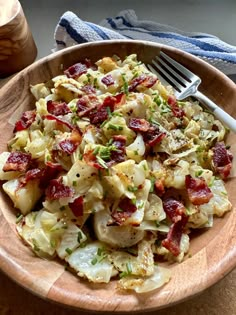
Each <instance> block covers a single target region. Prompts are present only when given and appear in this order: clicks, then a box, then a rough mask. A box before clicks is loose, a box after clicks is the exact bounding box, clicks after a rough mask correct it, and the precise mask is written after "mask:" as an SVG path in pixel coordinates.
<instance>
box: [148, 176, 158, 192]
mask: <svg viewBox="0 0 236 315" xmlns="http://www.w3.org/2000/svg"><path fill="white" fill-rule="evenodd" d="M150 181H151V187H150V191H149V192H150V193H152V192H153V191H154V185H155V181H156V178H155V177H151V178H150Z"/></svg>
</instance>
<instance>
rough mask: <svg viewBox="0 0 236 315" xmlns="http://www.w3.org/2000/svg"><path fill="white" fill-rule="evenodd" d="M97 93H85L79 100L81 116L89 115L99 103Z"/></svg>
mask: <svg viewBox="0 0 236 315" xmlns="http://www.w3.org/2000/svg"><path fill="white" fill-rule="evenodd" d="M99 104H100V103H99V101H98V98H97V97H96V96H95V95H84V96H83V97H81V98H80V99H79V100H78V101H77V104H76V106H77V110H78V115H79V116H80V117H84V116H87V117H88V116H89V113H90V112H91V111H92V110H93V109H95V108H96V106H97V105H99Z"/></svg>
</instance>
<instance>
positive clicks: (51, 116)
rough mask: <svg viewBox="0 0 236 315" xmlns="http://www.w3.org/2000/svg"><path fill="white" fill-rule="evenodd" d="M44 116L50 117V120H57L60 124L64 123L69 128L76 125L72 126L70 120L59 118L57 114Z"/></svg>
mask: <svg viewBox="0 0 236 315" xmlns="http://www.w3.org/2000/svg"><path fill="white" fill-rule="evenodd" d="M44 118H45V119H48V120H55V121H56V122H57V123H58V124H60V125H64V126H66V127H67V128H69V129H70V130H72V129H73V128H74V126H72V124H70V123H69V122H67V121H65V120H63V119H61V118H58V117H57V116H54V115H51V114H48V115H45V116H44Z"/></svg>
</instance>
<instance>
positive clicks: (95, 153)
mask: <svg viewBox="0 0 236 315" xmlns="http://www.w3.org/2000/svg"><path fill="white" fill-rule="evenodd" d="M99 149H100V148H99V146H97V147H96V148H95V149H94V150H93V155H97V154H98V152H99Z"/></svg>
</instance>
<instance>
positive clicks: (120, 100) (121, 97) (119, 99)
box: [113, 92, 126, 107]
mask: <svg viewBox="0 0 236 315" xmlns="http://www.w3.org/2000/svg"><path fill="white" fill-rule="evenodd" d="M113 97H114V98H115V99H116V103H115V107H117V106H120V105H123V104H124V103H125V101H126V95H125V93H123V92H122V93H119V94H116V95H114V96H113Z"/></svg>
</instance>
